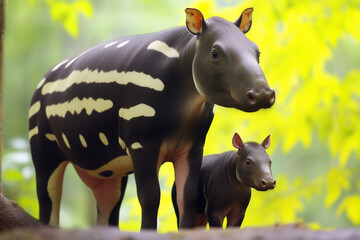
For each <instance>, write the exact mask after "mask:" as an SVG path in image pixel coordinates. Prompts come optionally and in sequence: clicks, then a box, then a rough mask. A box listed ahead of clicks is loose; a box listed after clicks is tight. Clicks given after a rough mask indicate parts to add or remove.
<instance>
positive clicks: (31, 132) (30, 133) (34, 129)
mask: <svg viewBox="0 0 360 240" xmlns="http://www.w3.org/2000/svg"><path fill="white" fill-rule="evenodd" d="M38 133H39V128H38V127H34V128H33V129H31V130H30V131H29V140H30V139H31V138H32V137H33V136H35V135H37V134H38Z"/></svg>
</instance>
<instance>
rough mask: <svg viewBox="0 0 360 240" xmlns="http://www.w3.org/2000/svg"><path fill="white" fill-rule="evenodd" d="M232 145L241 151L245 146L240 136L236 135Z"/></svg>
mask: <svg viewBox="0 0 360 240" xmlns="http://www.w3.org/2000/svg"><path fill="white" fill-rule="evenodd" d="M232 144H233V146H234V147H235V148H237V149H240V148H242V146H243V145H244V143H243V141H242V140H241V137H240V136H239V134H237V133H235V134H234V136H233V139H232Z"/></svg>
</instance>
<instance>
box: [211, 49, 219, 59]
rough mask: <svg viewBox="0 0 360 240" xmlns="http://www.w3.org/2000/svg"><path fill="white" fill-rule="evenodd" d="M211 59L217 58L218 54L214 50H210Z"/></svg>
mask: <svg viewBox="0 0 360 240" xmlns="http://www.w3.org/2000/svg"><path fill="white" fill-rule="evenodd" d="M211 57H212V59H217V58H218V57H219V54H218V53H217V52H216V51H215V50H212V51H211Z"/></svg>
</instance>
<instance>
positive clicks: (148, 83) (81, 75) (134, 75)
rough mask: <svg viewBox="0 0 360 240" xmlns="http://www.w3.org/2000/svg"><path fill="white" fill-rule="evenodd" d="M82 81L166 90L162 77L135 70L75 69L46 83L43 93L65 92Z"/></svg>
mask: <svg viewBox="0 0 360 240" xmlns="http://www.w3.org/2000/svg"><path fill="white" fill-rule="evenodd" d="M81 83H86V84H92V83H104V84H109V83H116V84H120V85H127V84H129V83H132V84H135V85H137V86H139V87H145V88H150V89H153V90H155V91H162V90H164V83H163V82H162V81H161V80H160V79H158V78H152V77H151V76H150V75H147V74H145V73H141V72H135V71H133V72H120V73H119V72H118V71H117V70H113V71H110V72H103V71H99V70H94V71H91V70H89V69H84V70H82V71H78V70H75V71H73V72H71V74H70V75H69V76H68V77H67V78H64V79H59V80H56V81H54V82H48V83H46V84H45V85H44V87H43V88H42V90H41V93H42V94H43V95H45V94H52V93H54V92H65V91H66V90H67V89H68V88H70V87H72V86H73V85H76V84H81Z"/></svg>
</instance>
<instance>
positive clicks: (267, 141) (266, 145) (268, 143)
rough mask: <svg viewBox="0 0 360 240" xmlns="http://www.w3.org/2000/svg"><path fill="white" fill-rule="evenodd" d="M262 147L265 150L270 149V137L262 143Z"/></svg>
mask: <svg viewBox="0 0 360 240" xmlns="http://www.w3.org/2000/svg"><path fill="white" fill-rule="evenodd" d="M261 146H263V147H264V148H265V149H268V148H269V147H270V135H269V136H267V137H266V138H265V140H264V141H263V142H262V143H261Z"/></svg>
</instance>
